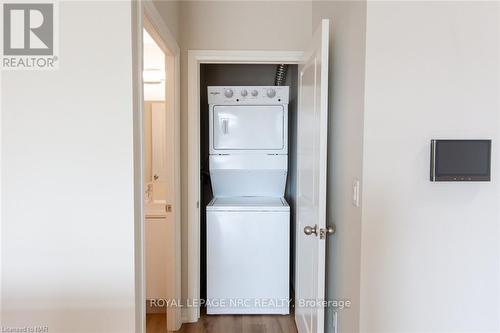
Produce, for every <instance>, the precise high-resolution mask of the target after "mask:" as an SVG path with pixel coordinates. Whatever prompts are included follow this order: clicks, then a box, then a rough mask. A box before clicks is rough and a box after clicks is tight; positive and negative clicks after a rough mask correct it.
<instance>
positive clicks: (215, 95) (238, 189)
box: [206, 86, 290, 314]
mask: <svg viewBox="0 0 500 333" xmlns="http://www.w3.org/2000/svg"><path fill="white" fill-rule="evenodd" d="M288 93H289V92H288V87H284V86H279V87H267V86H266V87H262V86H258V87H208V101H209V107H210V109H209V112H210V114H209V119H210V127H209V136H210V139H209V144H210V157H209V166H210V178H211V182H212V189H213V194H214V198H213V200H212V201H211V202H210V203H209V204H208V206H207V228H206V230H207V314H263V313H266V314H288V313H289V247H290V245H289V242H290V208H289V206H288V203H287V202H286V200H285V199H284V198H283V196H284V192H285V186H286V178H287V164H288V162H287V159H288V156H287V155H288V140H287V139H288Z"/></svg>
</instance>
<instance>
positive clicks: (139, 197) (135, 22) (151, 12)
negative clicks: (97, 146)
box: [131, 0, 182, 332]
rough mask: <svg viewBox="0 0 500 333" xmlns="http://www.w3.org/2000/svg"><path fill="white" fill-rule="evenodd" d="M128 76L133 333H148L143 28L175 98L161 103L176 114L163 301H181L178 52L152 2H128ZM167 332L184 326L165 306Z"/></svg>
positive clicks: (173, 309) (176, 311) (177, 311)
mask: <svg viewBox="0 0 500 333" xmlns="http://www.w3.org/2000/svg"><path fill="white" fill-rule="evenodd" d="M132 27H133V30H132V44H131V46H132V59H133V62H132V66H133V68H132V76H133V82H134V86H133V87H132V90H133V96H134V97H133V103H134V110H133V122H134V127H133V132H134V249H135V251H134V252H135V253H134V262H135V265H134V266H135V267H134V269H135V331H136V332H146V302H145V301H146V288H145V275H146V272H145V251H144V238H145V237H144V236H145V235H144V233H145V216H144V188H145V187H144V185H145V184H144V131H143V119H144V103H143V98H144V97H143V83H142V71H143V29H146V30H147V31H148V33H150V35H151V37H153V39H154V40H155V41H156V42H157V43H158V45H159V46H160V47H161V48H162V50H163V51H164V53H165V59H166V68H173V69H174V70H173V71H167V73H166V74H167V76H166V80H167V82H173V83H174V84H173V85H168V84H167V88H166V89H167V91H166V96H167V97H168V96H173V98H171V99H168V98H167V100H166V101H165V103H166V105H167V108H169V109H171V110H173V112H174V131H175V133H174V178H175V182H174V193H175V194H174V198H173V200H172V206H173V210H172V213H171V214H173V215H174V216H173V218H172V221H173V222H174V223H172V226H171V227H170V230H171V231H172V232H170V233H169V238H170V239H169V242H168V244H169V245H170V246H169V247H168V252H169V253H168V257H169V259H170V260H169V262H168V268H169V269H168V279H167V283H168V285H167V299H170V300H178V299H180V297H181V245H180V244H181V243H180V242H181V209H180V208H181V196H180V190H181V177H180V48H179V45H178V44H177V42H176V40H175V38H174V37H173V35H172V33H171V32H170V30H169V29H168V27H167V26H166V25H165V23H164V21H163V19H162V17H161V16H160V13H159V12H158V10H157V9H156V7H155V5H154V4H153V1H152V0H143V1H133V2H132ZM166 316H167V327H166V329H167V330H168V331H175V330H178V329H179V328H180V326H181V325H182V321H181V309H180V308H179V307H173V306H169V307H167V314H166Z"/></svg>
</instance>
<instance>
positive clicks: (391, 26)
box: [360, 1, 500, 332]
mask: <svg viewBox="0 0 500 333" xmlns="http://www.w3.org/2000/svg"><path fill="white" fill-rule="evenodd" d="M499 73H500V4H499V3H497V2H489V3H487V2H483V3H481V2H479V3H475V2H472V1H466V2H369V3H368V10H367V43H366V100H365V101H366V102H365V122H364V124H365V125H364V136H365V138H364V160H363V177H364V192H363V201H364V204H363V236H362V244H363V246H362V269H361V324H360V327H361V331H362V332H403V331H405V332H457V331H461V332H499V331H500V322H499V321H500V267H499V266H500V251H499V244H500V233H499V227H500V225H499V223H500V214H499V206H500V183H499V175H500V165H499V160H498V155H499V151H498V143H499V140H500V112H499V110H500V100H499V99H498V93H499V91H500V77H499ZM432 138H490V139H493V155H492V157H493V164H492V177H493V179H492V181H491V182H487V183H432V182H430V181H429V155H430V140H431V139H432Z"/></svg>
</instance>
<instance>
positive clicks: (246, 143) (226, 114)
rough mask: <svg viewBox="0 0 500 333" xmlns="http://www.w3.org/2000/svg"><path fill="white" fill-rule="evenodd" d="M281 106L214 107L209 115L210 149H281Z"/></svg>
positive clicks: (283, 138) (283, 125) (283, 116)
mask: <svg viewBox="0 0 500 333" xmlns="http://www.w3.org/2000/svg"><path fill="white" fill-rule="evenodd" d="M285 114H286V113H285V110H284V107H283V106H282V105H273V106H267V105H242V106H232V105H231V106H230V105H216V106H214V107H213V112H212V115H211V118H212V119H210V120H211V124H210V125H211V132H212V133H211V135H212V136H213V137H212V138H211V141H212V145H213V146H212V147H211V148H212V149H213V150H216V151H220V150H258V151H261V150H280V149H283V148H284V147H285V126H286V123H285V121H286V117H285Z"/></svg>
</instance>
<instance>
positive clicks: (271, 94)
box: [266, 88, 276, 98]
mask: <svg viewBox="0 0 500 333" xmlns="http://www.w3.org/2000/svg"><path fill="white" fill-rule="evenodd" d="M266 94H267V97H269V98H273V97H274V96H276V90H274V89H273V88H269V89H267V91H266Z"/></svg>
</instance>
